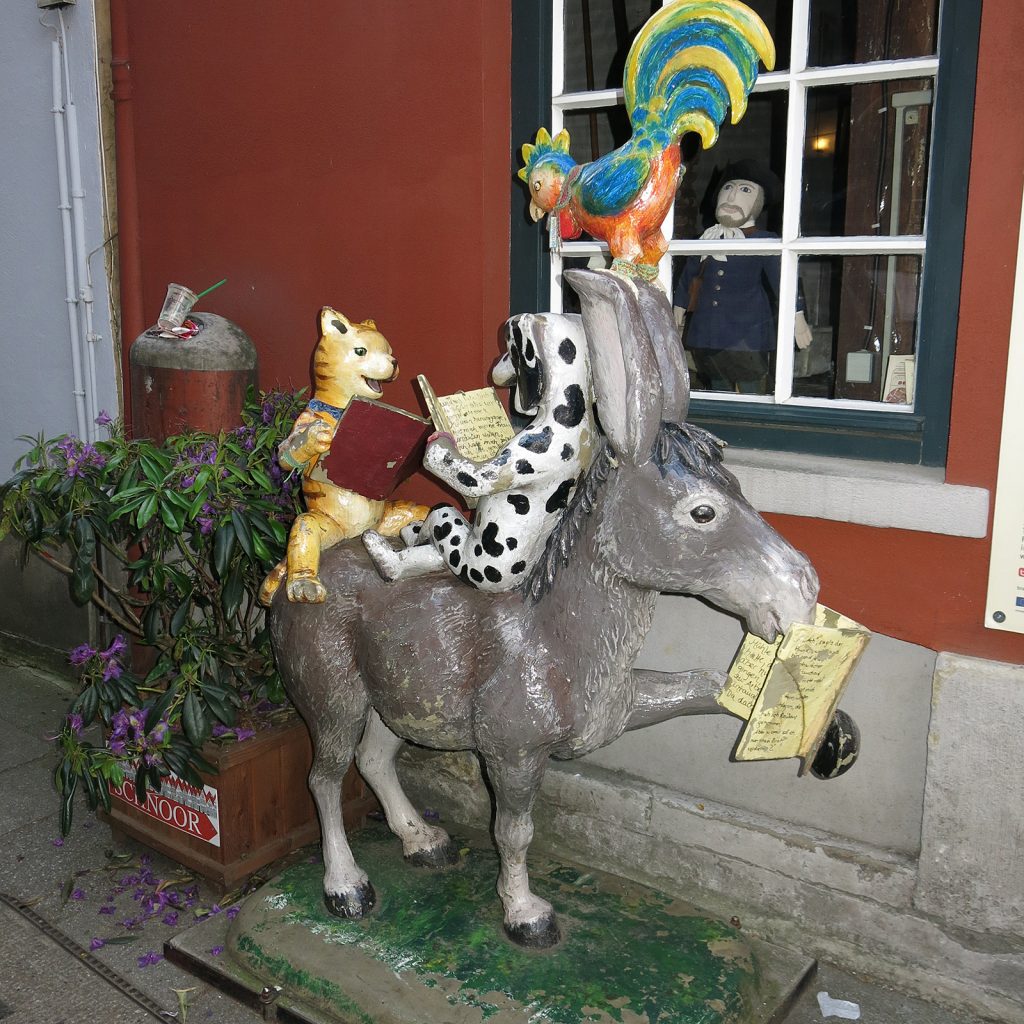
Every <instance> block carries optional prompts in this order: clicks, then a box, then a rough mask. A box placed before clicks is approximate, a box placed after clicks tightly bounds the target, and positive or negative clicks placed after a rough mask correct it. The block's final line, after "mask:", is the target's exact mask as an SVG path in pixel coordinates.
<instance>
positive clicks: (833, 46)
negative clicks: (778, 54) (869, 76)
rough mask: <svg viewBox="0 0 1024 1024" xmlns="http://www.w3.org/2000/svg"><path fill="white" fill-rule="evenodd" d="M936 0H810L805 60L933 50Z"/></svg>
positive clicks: (853, 60)
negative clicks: (808, 33)
mask: <svg viewBox="0 0 1024 1024" xmlns="http://www.w3.org/2000/svg"><path fill="white" fill-rule="evenodd" d="M938 10H939V0H811V8H810V39H809V43H808V60H807V63H808V66H809V67H826V66H828V65H832V64H860V63H863V62H864V61H869V60H897V59H899V58H905V57H927V56H931V55H932V54H934V53H935V41H936V24H937V21H938Z"/></svg>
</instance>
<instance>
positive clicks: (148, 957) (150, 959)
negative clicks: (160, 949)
mask: <svg viewBox="0 0 1024 1024" xmlns="http://www.w3.org/2000/svg"><path fill="white" fill-rule="evenodd" d="M161 960H163V957H162V956H161V955H160V954H159V953H157V952H156V951H155V950H152V949H151V950H150V951H149V952H148V953H143V954H142V956H140V957H139V959H138V964H139V966H140V967H149V966H150V965H152V964H158V963H160V961H161Z"/></svg>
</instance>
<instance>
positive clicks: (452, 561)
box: [448, 537, 462, 569]
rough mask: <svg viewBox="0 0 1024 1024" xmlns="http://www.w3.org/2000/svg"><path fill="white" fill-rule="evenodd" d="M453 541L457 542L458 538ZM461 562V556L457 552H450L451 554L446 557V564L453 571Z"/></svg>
mask: <svg viewBox="0 0 1024 1024" xmlns="http://www.w3.org/2000/svg"><path fill="white" fill-rule="evenodd" d="M455 539H456V540H458V538H457V537H456V538H455ZM461 561H462V555H460V554H459V553H458V551H452V552H451V553H450V554H449V555H448V564H449V565H450V566H451V567H452V568H453V569H458V567H459V563H460V562H461Z"/></svg>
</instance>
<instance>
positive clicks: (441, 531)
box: [434, 523, 452, 540]
mask: <svg viewBox="0 0 1024 1024" xmlns="http://www.w3.org/2000/svg"><path fill="white" fill-rule="evenodd" d="M451 532H452V524H451V523H442V524H441V525H440V526H435V527H434V540H444V539H445V537H447V536H448V534H449V533H451Z"/></svg>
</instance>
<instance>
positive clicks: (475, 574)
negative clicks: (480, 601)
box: [469, 569, 484, 583]
mask: <svg viewBox="0 0 1024 1024" xmlns="http://www.w3.org/2000/svg"><path fill="white" fill-rule="evenodd" d="M469 577H470V579H472V580H474V581H475V582H477V583H483V581H484V574H483V573H482V572H481V571H480V570H479V569H470V570H469Z"/></svg>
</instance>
